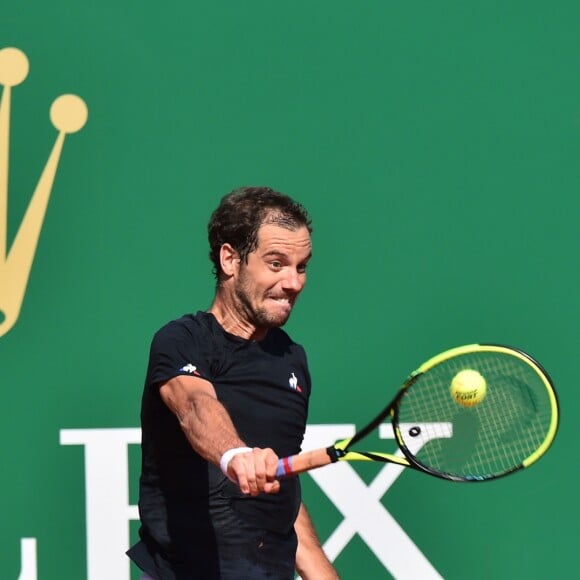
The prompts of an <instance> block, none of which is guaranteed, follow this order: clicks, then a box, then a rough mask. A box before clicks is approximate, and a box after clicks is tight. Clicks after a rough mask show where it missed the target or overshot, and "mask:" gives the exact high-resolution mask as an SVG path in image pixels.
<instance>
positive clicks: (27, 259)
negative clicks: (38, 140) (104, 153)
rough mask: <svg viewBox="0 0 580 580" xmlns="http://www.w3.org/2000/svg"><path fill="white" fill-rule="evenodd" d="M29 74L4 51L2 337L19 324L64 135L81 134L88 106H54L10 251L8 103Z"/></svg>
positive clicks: (0, 71)
mask: <svg viewBox="0 0 580 580" xmlns="http://www.w3.org/2000/svg"><path fill="white" fill-rule="evenodd" d="M28 70H29V64H28V58H27V57H26V55H25V54H24V53H23V52H22V51H21V50H19V49H17V48H3V49H1V50H0V85H3V86H4V90H3V91H2V100H1V101H0V337H1V336H3V335H5V334H6V333H7V332H8V331H9V330H10V329H11V328H12V327H13V326H14V325H15V324H16V321H17V320H18V316H19V315H20V309H21V308H22V302H23V300H24V295H25V294H26V287H27V285H28V278H29V276H30V270H31V268H32V263H33V261H34V255H35V253H36V247H37V245H38V238H39V236H40V232H41V231H42V225H43V222H44V217H45V214H46V208H47V206H48V202H49V199H50V195H51V191H52V186H53V183H54V178H55V175H56V170H57V167H58V162H59V160H60V155H61V153H62V148H63V145H64V138H65V135H66V134H67V133H76V132H77V131H80V130H81V129H82V128H83V127H84V125H85V123H86V122H87V117H88V109H87V106H86V104H85V102H84V101H83V100H82V99H81V98H80V97H77V96H76V95H61V96H60V97H58V98H57V99H55V101H54V102H53V103H52V106H51V108H50V120H51V122H52V124H53V125H54V127H55V128H56V129H57V130H58V131H59V133H58V136H57V138H56V142H55V144H54V146H53V148H52V151H51V153H50V155H49V157H48V161H47V162H46V165H45V166H44V170H43V171H42V174H41V176H40V179H39V180H38V184H37V186H36V189H35V190H34V193H33V195H32V199H31V201H30V203H29V205H28V208H27V209H26V212H25V214H24V218H23V219H22V223H21V224H20V226H19V228H18V231H17V233H16V236H15V237H14V240H13V242H12V245H11V247H10V248H8V158H9V146H10V99H11V97H12V87H15V86H17V85H19V84H20V83H22V82H23V81H24V79H26V77H27V76H28Z"/></svg>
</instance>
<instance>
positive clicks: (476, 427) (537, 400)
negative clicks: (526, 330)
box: [392, 344, 559, 482]
mask: <svg viewBox="0 0 580 580" xmlns="http://www.w3.org/2000/svg"><path fill="white" fill-rule="evenodd" d="M467 369H469V370H475V371H477V372H478V373H480V375H481V376H483V377H484V379H485V382H486V393H485V397H484V398H483V399H482V400H481V401H480V402H479V403H477V404H475V405H472V406H468V407H467V406H463V405H461V404H459V403H458V402H457V401H456V400H455V399H454V398H453V396H452V394H451V392H450V385H451V382H452V380H453V378H454V377H455V376H456V375H457V373H459V372H460V371H462V370H467ZM558 422H559V408H558V399H557V395H556V391H555V389H554V386H553V383H552V380H551V378H550V377H549V375H548V373H547V372H546V371H545V369H544V368H543V367H542V366H541V365H540V364H539V363H538V362H537V361H536V360H534V359H533V358H532V357H531V356H530V355H528V354H526V353H525V352H523V351H521V350H519V349H516V348H512V347H508V346H504V345H494V344H472V345H466V346H461V347H457V348H454V349H451V350H448V351H445V352H444V353H441V354H439V355H437V356H435V357H433V358H431V359H430V360H428V361H427V362H425V363H424V364H423V365H421V366H420V367H419V368H418V369H417V370H416V371H415V372H414V373H412V374H411V376H410V377H409V379H408V380H407V382H406V383H405V385H404V387H403V388H402V389H401V391H400V392H399V394H398V396H397V399H396V401H395V402H394V405H393V421H392V423H393V429H394V432H395V437H396V439H397V443H398V445H399V447H400V449H401V450H402V452H403V454H404V455H405V457H406V459H407V460H408V461H409V463H410V464H411V465H412V466H413V467H415V468H417V469H420V470H422V471H425V472H427V473H429V474H431V475H435V476H437V477H441V478H444V479H450V480H453V481H465V482H479V481H487V480H490V479H495V478H498V477H503V476H505V475H508V474H509V473H513V472H515V471H517V470H520V469H523V468H526V467H529V466H530V465H532V464H533V463H535V462H536V461H537V460H538V459H539V458H540V457H542V456H543V455H544V454H545V453H546V451H547V450H548V449H549V447H550V445H551V444H552V442H553V441H554V438H555V436H556V432H557V429H558Z"/></svg>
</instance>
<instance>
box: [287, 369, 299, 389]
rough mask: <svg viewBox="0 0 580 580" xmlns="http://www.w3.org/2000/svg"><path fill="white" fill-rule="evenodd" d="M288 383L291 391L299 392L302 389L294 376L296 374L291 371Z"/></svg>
mask: <svg viewBox="0 0 580 580" xmlns="http://www.w3.org/2000/svg"><path fill="white" fill-rule="evenodd" d="M288 384H289V385H290V388H291V389H292V390H293V391H298V392H299V393H301V392H302V389H301V388H300V385H299V384H298V379H297V378H296V375H295V374H294V373H292V375H291V376H290V378H289V379H288Z"/></svg>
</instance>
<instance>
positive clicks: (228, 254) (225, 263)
mask: <svg viewBox="0 0 580 580" xmlns="http://www.w3.org/2000/svg"><path fill="white" fill-rule="evenodd" d="M220 266H221V268H222V272H223V273H224V274H225V275H226V276H233V275H234V274H237V272H238V270H239V267H240V255H239V254H238V252H237V251H236V250H234V248H232V246H231V245H230V244H223V245H222V247H221V248H220Z"/></svg>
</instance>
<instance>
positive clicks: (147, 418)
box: [127, 187, 338, 580]
mask: <svg viewBox="0 0 580 580" xmlns="http://www.w3.org/2000/svg"><path fill="white" fill-rule="evenodd" d="M208 234H209V244H210V258H211V260H212V262H213V268H214V274H215V276H216V281H217V285H216V293H215V297H214V301H213V304H212V305H211V307H210V308H209V310H207V311H199V312H197V313H196V314H190V315H186V316H183V317H182V318H180V319H178V320H174V321H172V322H169V323H168V324H167V325H166V326H164V327H163V328H162V329H161V330H159V331H158V332H157V333H156V335H155V337H154V338H153V342H152V345H151V352H150V359H149V367H148V371H147V377H146V382H145V388H144V393H143V399H142V409H141V424H142V432H143V439H142V473H141V478H140V498H139V512H140V517H141V524H142V525H141V528H140V532H139V534H140V538H141V539H140V541H139V542H138V543H137V544H136V545H135V546H133V547H132V548H131V549H130V550H129V551H128V552H127V553H128V555H129V556H130V558H132V560H133V561H134V562H135V563H136V564H137V565H138V566H139V567H140V568H141V569H142V570H143V571H144V572H145V573H146V575H147V577H150V578H153V579H156V580H157V579H160V580H173V579H179V580H185V579H188V580H189V579H194V578H195V579H200V580H213V579H220V580H240V579H246V580H262V579H264V580H265V579H269V580H290V579H292V578H293V577H294V574H295V571H298V572H299V574H300V575H301V576H302V578H304V579H305V580H310V579H315V580H326V579H328V580H330V579H336V578H338V575H337V573H336V571H335V569H334V568H333V566H332V564H331V563H330V562H329V561H328V559H327V558H326V556H325V554H324V552H323V550H322V548H321V546H320V542H319V540H318V537H317V535H316V532H315V530H314V527H313V524H312V522H311V520H310V517H309V515H308V512H307V510H306V508H305V506H304V505H303V503H302V501H301V492H300V481H299V479H298V478H297V477H295V478H288V479H284V480H282V481H278V480H276V477H275V474H276V468H277V462H278V457H285V456H288V455H293V454H296V453H298V452H299V451H300V446H301V443H302V439H303V435H304V430H305V427H306V418H307V411H308V400H309V397H310V389H311V384H310V382H311V381H310V374H309V371H308V365H307V361H306V355H305V353H304V350H303V348H302V347H301V346H300V345H298V344H296V343H295V342H293V341H292V340H291V339H290V337H289V336H288V335H287V334H286V333H285V332H284V331H283V330H281V327H282V326H283V325H284V324H285V322H286V321H287V320H288V317H289V316H290V313H291V311H292V309H293V307H294V305H295V303H296V300H297V298H298V296H299V294H300V293H301V292H302V289H303V288H304V285H305V283H306V268H307V265H308V262H309V260H310V256H311V237H310V234H311V226H310V218H309V216H308V214H307V212H306V210H305V209H304V208H303V207H302V206H301V205H300V204H298V203H296V202H294V201H293V200H292V199H291V198H289V197H288V196H286V195H284V194H281V193H278V192H275V191H273V190H272V189H270V188H264V187H248V188H241V189H238V190H235V191H233V192H232V193H230V194H228V195H226V196H225V197H224V198H223V199H222V200H221V203H220V205H219V207H218V208H217V209H216V210H215V211H214V213H213V215H212V217H211V220H210V222H209V226H208ZM177 277H178V273H177V272H176V279H177ZM167 282H168V285H171V284H172V283H174V282H173V281H172V280H168V281H167Z"/></svg>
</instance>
